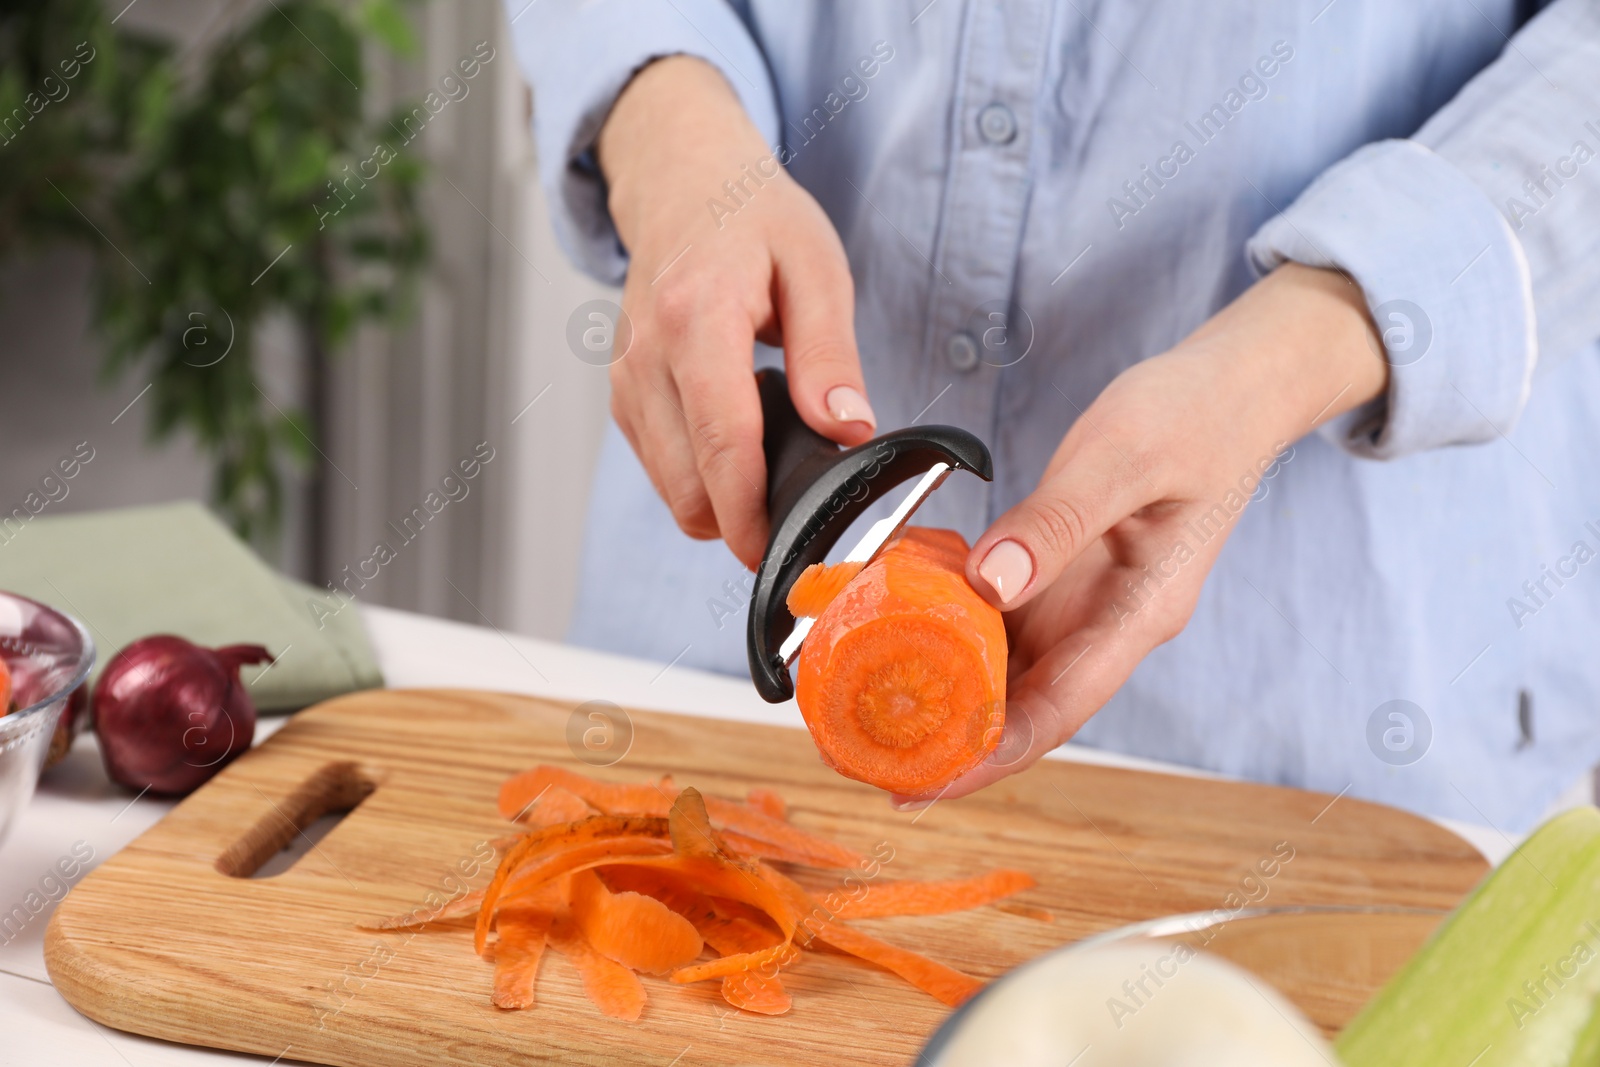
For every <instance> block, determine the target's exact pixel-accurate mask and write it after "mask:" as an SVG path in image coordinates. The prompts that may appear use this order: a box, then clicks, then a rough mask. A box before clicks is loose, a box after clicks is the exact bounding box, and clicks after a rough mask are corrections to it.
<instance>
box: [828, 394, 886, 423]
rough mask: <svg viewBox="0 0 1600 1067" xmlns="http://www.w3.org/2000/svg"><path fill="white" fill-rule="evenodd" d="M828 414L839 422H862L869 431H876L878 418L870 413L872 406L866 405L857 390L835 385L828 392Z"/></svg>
mask: <svg viewBox="0 0 1600 1067" xmlns="http://www.w3.org/2000/svg"><path fill="white" fill-rule="evenodd" d="M824 402H825V403H826V404H827V405H828V414H830V415H832V416H833V417H834V418H836V419H838V420H839V421H840V422H864V423H866V424H867V426H868V427H869V428H871V429H877V427H878V417H877V416H876V415H874V414H873V413H872V405H871V404H869V403H867V398H866V397H864V396H862V395H861V391H860V390H859V389H853V388H851V387H850V386H848V385H836V386H834V387H833V388H832V389H829V390H828V396H827V399H826V400H825V401H824Z"/></svg>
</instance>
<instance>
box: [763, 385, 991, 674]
mask: <svg viewBox="0 0 1600 1067" xmlns="http://www.w3.org/2000/svg"><path fill="white" fill-rule="evenodd" d="M756 388H757V390H758V391H759V392H760V394H761V416H762V419H763V431H762V440H761V447H762V451H763V452H764V453H765V456H766V461H767V514H768V516H769V517H770V518H771V521H772V533H771V536H770V537H769V538H768V540H767V551H766V555H765V556H763V557H762V560H761V567H760V568H759V569H758V570H757V571H756V582H755V589H754V592H753V593H752V595H751V598H750V618H749V625H748V629H747V642H746V644H747V652H748V654H749V659H750V677H751V679H752V680H753V681H754V682H755V685H756V691H757V692H759V693H760V694H761V696H762V698H763V699H765V700H767V701H769V702H771V703H774V704H776V703H780V702H782V701H785V700H788V699H789V698H790V697H792V696H794V683H793V682H792V681H791V680H790V678H789V668H788V667H787V666H786V665H785V664H784V662H783V660H782V659H781V658H780V657H779V655H778V648H779V646H780V645H782V643H783V640H784V638H786V637H788V636H789V634H790V633H791V632H792V631H793V630H794V622H795V621H794V617H793V616H792V615H790V614H789V609H788V608H787V607H786V606H785V604H784V601H785V599H786V598H787V597H788V595H789V589H790V587H791V586H793V585H794V583H795V579H797V578H799V577H800V572H801V571H803V570H805V569H806V568H807V567H809V566H810V565H811V564H813V563H821V562H822V561H823V560H824V559H825V558H826V557H827V555H828V552H829V550H831V549H832V548H833V546H834V545H835V544H836V543H837V542H838V540H839V538H840V537H841V536H842V535H843V534H844V532H845V530H846V529H847V528H848V527H849V526H850V524H851V523H852V522H854V521H855V520H856V519H858V518H860V516H861V515H862V513H863V512H865V511H866V510H867V509H868V508H869V507H871V506H872V505H873V504H874V503H876V502H877V501H878V500H879V499H880V498H882V497H883V496H885V495H887V494H888V493H889V492H891V491H892V490H893V489H894V488H895V487H896V486H899V485H900V484H901V483H903V482H906V481H908V480H910V479H912V478H916V477H920V476H922V475H923V474H926V473H927V472H928V471H929V470H930V469H931V468H932V467H933V466H934V464H936V463H948V464H950V466H951V467H953V468H955V469H957V470H968V471H971V472H973V473H974V474H976V475H977V476H978V477H980V478H982V479H983V480H984V481H986V482H987V481H992V480H993V478H994V463H993V461H992V460H991V459H990V457H989V450H988V449H987V448H986V447H984V444H983V442H982V441H980V440H978V438H976V437H975V436H973V435H972V434H970V433H968V432H967V431H965V430H961V429H957V428H956V427H954V426H911V427H907V428H906V429H903V430H894V431H891V432H890V433H886V434H883V435H882V436H880V437H875V438H873V439H872V440H871V441H868V442H866V443H865V444H861V445H857V446H855V447H854V448H847V449H841V448H839V446H838V445H836V444H834V443H833V442H832V441H830V440H828V439H827V438H826V437H823V436H822V435H821V434H819V433H817V432H816V431H815V430H813V429H811V427H809V426H807V425H806V424H805V422H804V420H802V419H801V418H800V414H799V412H797V411H795V409H794V403H793V401H791V400H790V399H789V382H788V380H787V379H786V378H785V377H784V374H783V372H782V371H779V370H771V369H768V370H762V371H758V372H757V373H756Z"/></svg>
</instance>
